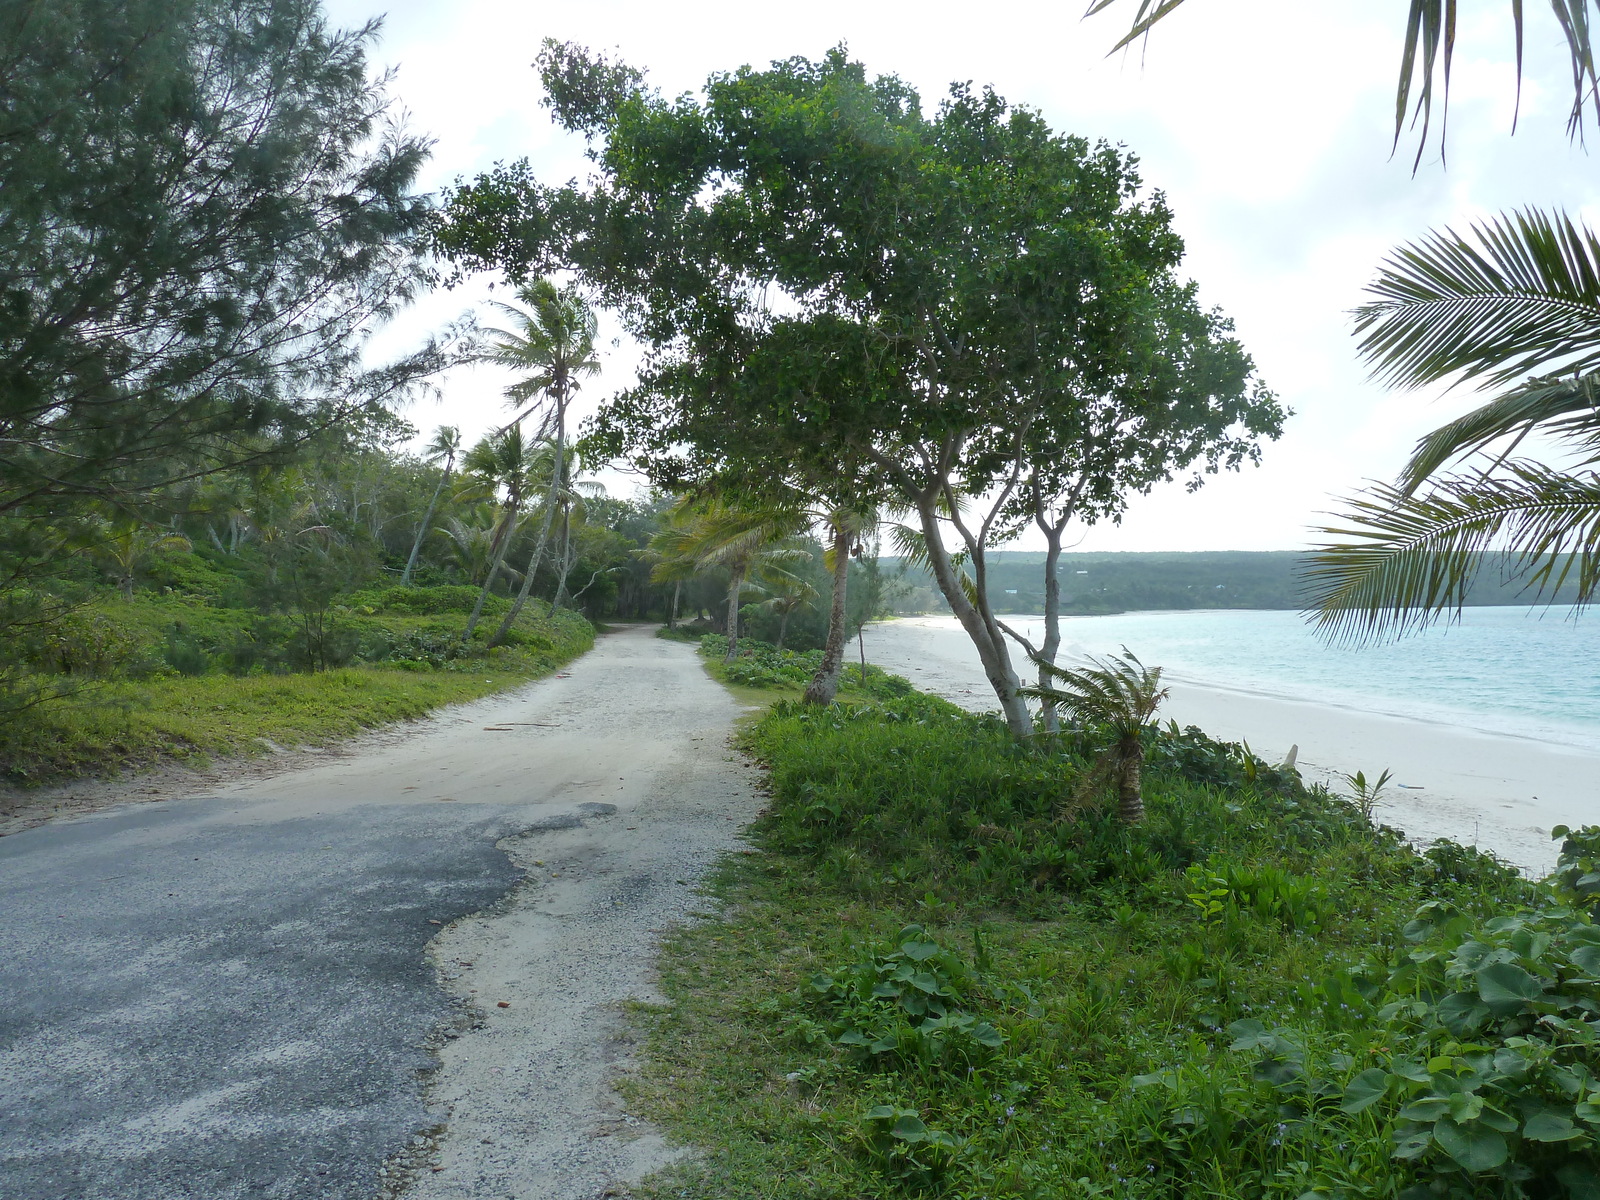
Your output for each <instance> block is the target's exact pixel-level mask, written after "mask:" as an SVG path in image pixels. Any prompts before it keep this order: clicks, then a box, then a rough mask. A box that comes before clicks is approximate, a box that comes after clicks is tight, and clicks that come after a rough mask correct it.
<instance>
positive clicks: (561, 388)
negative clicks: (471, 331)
mask: <svg viewBox="0 0 1600 1200" xmlns="http://www.w3.org/2000/svg"><path fill="white" fill-rule="evenodd" d="M517 299H518V300H520V301H521V302H522V304H524V305H526V306H527V307H526V308H519V307H518V306H516V305H514V304H502V303H499V302H496V305H495V307H496V308H498V309H499V310H500V311H501V312H502V313H504V314H505V315H507V316H509V317H510V318H512V320H513V322H514V323H515V328H513V329H492V330H490V331H489V334H490V337H491V338H492V339H493V341H492V343H491V345H490V348H489V349H488V350H487V351H486V352H485V353H484V354H483V356H482V357H483V361H485V362H492V363H496V364H498V365H500V366H503V367H509V368H511V369H513V370H516V371H521V372H524V374H523V376H522V378H520V379H518V380H517V382H516V383H514V384H512V385H511V386H510V387H508V388H507V389H506V393H505V394H506V401H507V403H509V404H511V405H512V406H513V407H515V408H517V416H516V420H518V421H520V420H521V419H522V418H523V417H524V416H526V415H529V414H531V413H533V412H535V411H537V410H539V409H540V408H541V406H542V405H543V404H544V402H546V401H547V402H548V407H546V408H545V411H544V412H543V413H542V416H541V421H540V426H541V429H543V430H544V431H546V432H548V434H549V435H550V441H551V444H552V448H553V455H552V458H553V464H552V466H551V469H550V470H549V472H548V486H547V489H546V496H545V505H544V520H543V523H542V524H541V527H540V529H539V537H538V540H537V541H535V543H534V547H533V553H532V554H531V555H530V556H529V559H528V566H527V569H526V570H525V571H524V572H523V576H522V587H521V588H520V589H518V591H517V595H516V598H515V599H514V600H513V601H512V603H511V608H510V609H509V610H508V611H507V613H506V615H505V618H504V619H503V620H502V621H501V622H500V628H499V629H498V630H496V631H495V635H494V636H493V637H492V638H490V639H489V644H490V645H491V646H493V645H498V644H499V643H500V642H501V641H502V640H503V639H504V638H505V636H506V634H507V633H508V632H510V629H511V625H512V622H514V621H515V620H516V619H517V616H518V614H520V613H521V612H522V608H523V606H524V605H525V604H526V603H527V602H528V594H529V592H530V591H531V590H532V588H533V580H534V576H535V575H537V574H538V572H539V564H540V562H541V561H542V560H543V558H544V555H545V550H546V548H547V547H548V545H549V542H550V530H551V527H552V524H553V522H554V520H555V514H556V508H557V506H558V504H559V502H560V491H561V487H562V484H563V481H564V480H565V479H566V478H567V467H566V462H565V460H566V457H567V454H568V449H567V405H568V404H569V403H570V402H571V400H572V393H573V392H575V391H577V390H578V386H579V383H578V381H579V380H580V379H583V378H586V377H588V376H592V375H595V374H597V373H598V372H599V370H600V360H599V359H598V358H597V357H596V356H595V349H594V342H595V337H596V336H597V334H598V328H599V327H598V323H597V321H596V319H595V315H594V313H593V312H592V311H591V310H590V309H589V306H588V305H587V304H585V303H584V300H583V297H582V296H580V295H578V294H577V293H576V292H573V291H563V290H562V289H560V288H558V287H556V285H555V284H554V283H552V282H551V281H550V280H548V279H537V280H534V281H533V282H532V283H530V284H527V285H526V286H524V287H523V288H521V289H520V290H519V291H518V292H517Z"/></svg>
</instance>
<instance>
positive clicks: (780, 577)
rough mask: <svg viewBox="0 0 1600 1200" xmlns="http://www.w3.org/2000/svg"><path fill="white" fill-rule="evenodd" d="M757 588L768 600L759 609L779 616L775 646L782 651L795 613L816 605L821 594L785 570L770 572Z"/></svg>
mask: <svg viewBox="0 0 1600 1200" xmlns="http://www.w3.org/2000/svg"><path fill="white" fill-rule="evenodd" d="M755 586H756V589H757V590H758V591H761V592H764V593H766V599H765V600H762V601H761V602H760V605H759V607H761V608H765V609H767V610H768V611H769V612H774V613H777V614H778V640H777V642H776V643H774V645H775V646H776V648H777V649H779V650H782V649H783V640H784V638H786V637H788V635H789V621H790V620H791V619H792V618H793V617H794V615H795V613H797V612H799V611H800V610H801V609H803V608H809V607H810V606H811V605H812V604H814V603H816V600H817V597H818V596H819V595H820V594H821V593H819V592H818V591H817V589H816V588H814V587H812V586H811V583H810V581H809V580H806V579H802V578H801V577H800V576H798V575H795V574H793V573H791V572H789V571H783V570H773V571H768V572H767V573H765V574H764V575H763V576H762V578H761V579H760V580H758V581H757V583H756V585H755Z"/></svg>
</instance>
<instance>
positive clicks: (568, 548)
mask: <svg viewBox="0 0 1600 1200" xmlns="http://www.w3.org/2000/svg"><path fill="white" fill-rule="evenodd" d="M571 571H572V513H571V511H570V510H569V508H568V507H567V505H565V504H563V505H562V506H561V577H560V578H559V579H558V580H556V598H555V600H554V601H552V602H551V605H550V607H551V608H560V607H561V605H562V604H563V603H564V602H565V601H566V599H567V575H568V574H569V573H571Z"/></svg>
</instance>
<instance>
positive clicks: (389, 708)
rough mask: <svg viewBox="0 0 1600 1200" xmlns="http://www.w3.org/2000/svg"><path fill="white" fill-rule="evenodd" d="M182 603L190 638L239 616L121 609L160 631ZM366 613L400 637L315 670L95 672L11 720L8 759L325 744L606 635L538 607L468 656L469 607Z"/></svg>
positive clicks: (20, 767) (27, 771)
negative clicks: (462, 644)
mask: <svg viewBox="0 0 1600 1200" xmlns="http://www.w3.org/2000/svg"><path fill="white" fill-rule="evenodd" d="M174 614H176V616H177V618H178V620H179V621H181V624H179V625H178V628H179V629H181V631H182V633H183V635H184V637H185V638H186V639H188V641H187V642H186V643H185V644H184V648H185V649H186V650H187V649H188V648H189V646H191V645H193V644H194V639H195V633H196V631H197V630H200V631H203V632H206V633H210V632H211V631H210V630H209V629H208V627H207V625H206V623H205V622H206V621H207V620H210V622H211V623H212V624H214V625H217V626H218V627H219V628H220V627H222V626H223V623H224V621H225V620H226V618H227V617H228V616H229V614H223V616H221V617H218V616H216V615H214V614H212V613H208V612H206V611H205V610H203V609H200V608H197V607H196V606H192V605H191V606H184V607H182V608H179V607H177V606H173V607H172V609H171V611H168V612H162V611H160V610H159V609H158V606H157V605H155V604H153V603H149V602H146V603H145V604H143V605H141V606H140V607H139V608H138V610H137V611H136V612H133V613H129V614H125V613H123V612H121V611H117V610H114V609H113V610H111V617H112V618H114V619H118V620H120V621H121V622H122V623H123V625H124V626H128V627H132V628H135V629H138V628H139V627H140V625H141V624H142V625H144V626H148V627H149V628H150V630H152V631H153V632H152V634H151V637H152V639H153V638H154V637H157V636H159V635H160V633H161V631H162V630H163V629H166V630H170V629H171V628H172V627H173V625H174V624H175V621H174ZM358 618H359V621H360V623H361V625H360V629H361V632H362V633H363V634H364V635H365V636H367V637H368V638H369V639H377V640H378V641H379V643H380V644H381V645H383V646H385V647H386V648H387V650H386V653H387V655H388V657H387V658H386V660H385V661H382V662H377V663H360V664H357V665H352V666H345V667H339V668H336V669H332V670H326V671H318V672H315V673H305V672H293V671H280V672H265V671H260V670H257V671H255V672H253V673H249V674H226V673H220V672H217V671H214V670H213V671H209V672H206V673H200V674H194V675H183V674H178V673H176V672H175V671H174V670H172V669H170V668H166V669H162V670H160V671H159V672H157V673H154V674H152V675H151V676H149V677H147V678H144V679H138V680H130V679H117V680H108V681H100V682H95V683H92V684H91V685H89V686H86V687H84V688H83V689H82V690H81V691H78V692H76V693H74V694H71V695H69V696H67V697H65V698H62V699H60V700H56V701H53V702H50V703H47V704H43V705H40V706H38V707H36V708H33V709H30V710H28V711H26V712H24V713H23V714H21V715H20V716H19V717H17V718H15V719H13V720H12V721H10V722H9V723H8V727H7V728H5V729H4V730H0V773H3V776H4V778H5V779H6V780H7V781H8V782H10V783H12V784H13V785H22V786H33V785H38V784H43V783H50V782H54V781H59V780H65V779H71V778H77V777H84V776H98V775H110V774H115V773H117V772H118V771H121V770H126V769H130V768H139V767H146V766H151V765H154V764H157V763H161V762H171V761H195V760H203V759H205V758H208V757H209V756H212V755H253V754H261V753H264V752H266V751H267V750H268V749H269V743H273V744H278V745H291V746H292V745H318V744H323V743H326V742H330V741H335V740H337V739H339V738H342V737H347V736H349V735H351V734H353V733H357V732H359V731H361V730H363V729H369V728H372V727H375V726H378V725H382V724H385V723H386V722H390V721H396V720H401V719H405V718H410V717H418V716H422V715H423V714H425V713H427V712H429V711H430V710H432V709H434V708H437V707H439V706H440V705H444V704H451V703H455V702H458V701H463V700H472V699H476V698H477V697H480V696H484V695H488V694H490V693H493V692H497V691H501V690H503V689H504V688H507V687H512V686H515V685H517V684H520V683H525V682H527V681H529V680H532V679H537V678H539V677H541V676H543V675H547V674H549V673H550V672H551V671H553V670H555V669H556V668H557V667H558V666H560V665H561V664H563V663H566V662H569V661H571V659H573V658H574V657H576V656H577V655H578V654H580V653H582V652H583V651H584V650H586V649H588V648H589V647H590V646H591V645H593V644H594V631H593V628H592V627H591V626H590V625H589V623H588V622H587V621H585V620H584V619H583V618H582V617H580V616H578V615H576V614H573V613H568V612H558V613H556V614H554V616H553V617H552V616H550V615H546V614H544V613H543V612H532V611H530V612H529V613H528V614H527V615H525V616H524V617H522V618H519V621H518V629H517V630H516V634H517V636H516V637H515V638H514V639H513V640H514V641H515V643H516V644H515V645H512V646H508V647H505V648H500V649H496V650H492V651H488V652H482V651H478V652H474V653H471V654H468V655H462V656H454V655H456V652H457V645H458V642H459V638H460V633H461V629H462V628H463V627H464V625H463V621H464V617H463V616H462V614H460V613H454V612H443V613H433V614H427V615H418V614H415V613H408V612H405V611H400V612H394V613H381V612H379V613H374V612H372V611H371V610H370V609H369V611H367V612H365V613H361V614H358ZM224 632H227V633H230V634H231V633H232V630H231V629H225V630H224ZM218 636H219V637H220V635H218ZM153 644H155V645H157V647H158V648H159V643H154V642H153ZM209 646H210V643H206V642H203V643H201V651H200V652H201V653H210V654H211V655H212V656H215V655H216V654H217V651H215V650H211V649H209ZM447 654H448V655H452V656H451V657H446V656H445V655H447Z"/></svg>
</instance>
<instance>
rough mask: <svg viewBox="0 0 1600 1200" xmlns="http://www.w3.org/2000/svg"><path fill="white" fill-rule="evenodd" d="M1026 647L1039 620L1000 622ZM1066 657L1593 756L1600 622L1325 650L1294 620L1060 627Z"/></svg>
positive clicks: (1471, 630)
mask: <svg viewBox="0 0 1600 1200" xmlns="http://www.w3.org/2000/svg"><path fill="white" fill-rule="evenodd" d="M1005 620H1007V621H1008V622H1010V623H1011V624H1012V625H1013V627H1014V628H1017V629H1018V630H1019V631H1021V632H1023V633H1025V634H1026V635H1027V636H1029V637H1031V638H1033V639H1035V640H1036V641H1037V639H1038V638H1039V637H1041V636H1042V634H1043V623H1042V621H1041V620H1040V619H1039V618H1027V617H1020V618H1018V617H1007V618H1005ZM1062 646H1063V651H1064V653H1066V654H1068V655H1073V656H1081V655H1084V654H1106V653H1114V652H1116V651H1117V650H1119V649H1120V648H1121V647H1122V646H1127V647H1128V648H1129V649H1130V650H1132V651H1133V652H1134V653H1135V654H1137V655H1138V656H1139V657H1140V658H1141V659H1142V660H1143V661H1144V662H1145V663H1146V664H1147V665H1152V666H1161V667H1163V668H1165V669H1166V671H1167V672H1168V673H1169V674H1170V675H1171V676H1172V677H1173V678H1174V679H1175V680H1182V681H1185V682H1190V683H1200V684H1204V685H1206V686H1209V687H1223V688H1234V689H1239V690H1242V691H1249V692H1259V693H1266V694H1268V695H1274V696H1282V697H1286V698H1293V699H1301V700H1310V701H1316V702H1319V703H1324V704H1334V705H1340V706H1343V707H1351V708H1357V709H1361V710H1363V711H1367V712H1377V713H1386V714H1392V715H1395V716H1404V717H1412V718H1416V719H1421V720H1426V721H1437V722H1442V723H1445V724H1449V725H1454V726H1459V727H1463V728H1468V729H1476V730H1481V731H1484V732H1488V733H1499V734H1509V735H1512V736H1517V737H1533V738H1538V739H1540V740H1543V741H1551V742H1559V743H1563V744H1567V745H1573V746H1581V747H1583V748H1585V749H1589V750H1600V620H1597V619H1596V618H1595V617H1594V616H1592V615H1580V616H1578V617H1576V618H1574V617H1572V616H1571V615H1570V614H1569V612H1568V611H1567V610H1565V609H1545V608H1525V607H1507V608H1469V609H1466V610H1465V611H1464V612H1463V614H1462V617H1461V619H1460V621H1459V622H1455V623H1452V624H1450V625H1441V626H1437V627H1434V628H1431V629H1428V630H1425V631H1423V632H1422V633H1420V634H1416V635H1413V636H1410V637H1406V638H1401V639H1399V640H1397V641H1391V642H1387V643H1384V644H1380V645H1370V646H1360V647H1352V646H1330V645H1328V644H1327V643H1326V642H1324V641H1323V640H1321V639H1320V638H1318V637H1317V636H1316V634H1315V633H1313V632H1312V630H1311V627H1310V626H1309V625H1307V624H1306V622H1305V619H1304V618H1303V617H1302V616H1301V615H1300V614H1299V613H1295V612H1263V611H1255V610H1244V609H1220V610H1197V611H1191V612H1141V613H1122V614H1118V615H1116V616H1109V617H1064V618H1063V619H1062Z"/></svg>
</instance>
